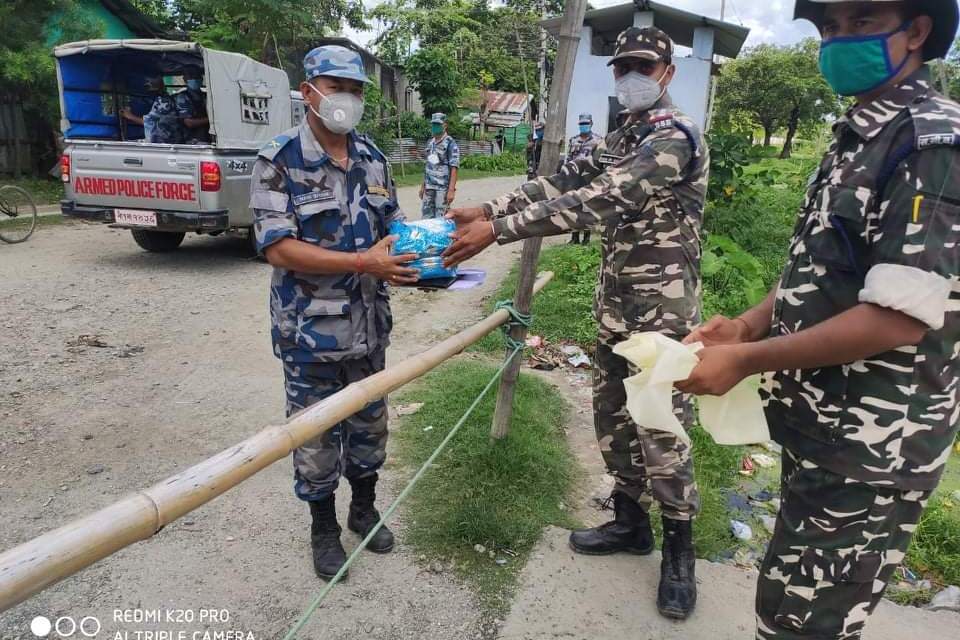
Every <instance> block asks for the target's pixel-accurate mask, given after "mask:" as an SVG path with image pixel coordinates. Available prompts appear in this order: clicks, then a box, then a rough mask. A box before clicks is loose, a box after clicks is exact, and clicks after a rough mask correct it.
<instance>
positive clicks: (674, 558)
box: [657, 518, 697, 620]
mask: <svg viewBox="0 0 960 640" xmlns="http://www.w3.org/2000/svg"><path fill="white" fill-rule="evenodd" d="M695 569H696V558H695V556H694V554H693V523H692V522H690V521H689V520H671V519H669V518H664V519H663V560H662V561H661V562H660V587H659V589H657V609H659V610H660V613H661V614H663V615H664V616H666V617H668V618H675V619H677V620H683V619H685V618H687V617H689V616H690V614H691V613H693V609H694V607H696V606H697V576H696V574H695V573H694V571H695Z"/></svg>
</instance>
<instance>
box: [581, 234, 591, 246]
mask: <svg viewBox="0 0 960 640" xmlns="http://www.w3.org/2000/svg"><path fill="white" fill-rule="evenodd" d="M580 244H590V232H589V231H584V232H583V242H581V243H580Z"/></svg>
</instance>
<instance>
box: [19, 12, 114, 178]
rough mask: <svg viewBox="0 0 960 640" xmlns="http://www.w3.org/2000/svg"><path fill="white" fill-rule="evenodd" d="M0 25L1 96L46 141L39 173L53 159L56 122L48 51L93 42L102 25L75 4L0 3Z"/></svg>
mask: <svg viewBox="0 0 960 640" xmlns="http://www.w3.org/2000/svg"><path fill="white" fill-rule="evenodd" d="M0 24H2V25H3V31H4V37H3V40H0V94H3V95H5V96H7V97H9V98H13V100H14V101H16V102H18V103H20V105H21V106H22V108H23V115H24V119H25V121H26V125H27V130H28V131H30V132H31V134H32V137H34V138H35V139H37V140H40V141H43V143H45V145H46V149H45V150H44V151H43V152H41V153H40V154H39V155H40V157H39V158H38V159H37V161H38V166H37V167H35V168H36V169H37V170H38V171H42V170H45V169H47V168H48V167H49V166H50V165H51V164H52V161H53V158H54V157H55V156H56V149H57V147H56V142H55V123H57V122H58V121H59V118H60V108H59V102H58V99H57V95H58V92H57V74H56V68H55V66H54V58H53V55H52V48H53V47H54V46H56V45H58V44H63V43H65V42H70V41H73V40H85V39H89V38H95V37H97V36H98V35H100V34H101V33H103V30H104V25H103V24H101V23H98V22H96V21H94V20H93V19H92V18H90V17H89V16H88V14H86V13H85V12H84V11H82V10H81V7H80V6H79V3H77V2H76V1H75V0H12V1H8V2H4V3H0ZM41 163H42V164H41Z"/></svg>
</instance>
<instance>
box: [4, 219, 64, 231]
mask: <svg viewBox="0 0 960 640" xmlns="http://www.w3.org/2000/svg"><path fill="white" fill-rule="evenodd" d="M65 222H67V219H66V218H64V217H63V216H61V215H49V216H38V217H37V230H39V229H42V228H43V227H53V226H57V225H61V224H64V223H65ZM29 224H30V221H29V220H28V219H26V218H16V219H9V218H6V216H0V229H19V228H24V227H27V226H28V225H29ZM34 233H36V230H34Z"/></svg>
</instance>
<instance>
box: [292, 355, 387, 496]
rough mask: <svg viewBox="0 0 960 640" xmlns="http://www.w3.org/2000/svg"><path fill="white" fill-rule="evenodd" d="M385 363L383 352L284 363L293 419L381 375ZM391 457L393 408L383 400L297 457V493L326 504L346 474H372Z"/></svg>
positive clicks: (349, 476) (354, 476)
mask: <svg viewBox="0 0 960 640" xmlns="http://www.w3.org/2000/svg"><path fill="white" fill-rule="evenodd" d="M384 360H385V352H384V351H379V352H378V353H374V354H371V355H370V356H367V357H366V358H358V359H356V360H345V361H343V362H329V363H302V362H284V363H283V377H284V381H285V386H286V394H287V417H290V416H291V415H293V414H294V413H296V412H298V411H301V410H303V409H305V408H307V407H309V406H310V405H312V404H315V403H317V402H319V401H321V400H323V399H324V398H326V397H328V396H330V395H333V394H334V393H336V392H337V391H340V390H341V389H343V388H344V387H346V386H347V385H348V384H350V383H352V382H357V381H359V380H363V379H364V378H366V377H368V376H370V375H372V374H374V373H376V372H378V371H381V370H382V369H383V367H384ZM386 457H387V404H386V398H381V399H380V400H377V401H376V402H373V403H371V404H368V405H367V406H366V407H364V408H363V409H361V410H360V411H358V412H357V413H355V414H353V415H352V416H350V417H349V418H347V419H346V420H344V421H343V422H341V423H339V424H337V425H336V426H335V427H334V428H333V429H330V430H329V431H327V432H326V433H324V434H323V435H321V436H319V437H318V438H315V439H313V440H311V441H309V442H307V443H306V444H305V445H303V446H302V447H299V448H298V449H296V450H295V451H294V452H293V469H294V492H295V493H296V494H297V497H298V498H300V499H301V500H308V501H312V500H322V499H324V498H326V497H327V496H329V495H330V494H332V493H333V492H334V491H335V490H336V489H337V484H338V483H339V480H340V476H341V475H343V476H345V477H346V478H347V479H358V478H363V477H366V476H369V475H372V474H373V473H376V471H377V470H378V469H380V467H381V466H383V461H384V460H385V459H386Z"/></svg>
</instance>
